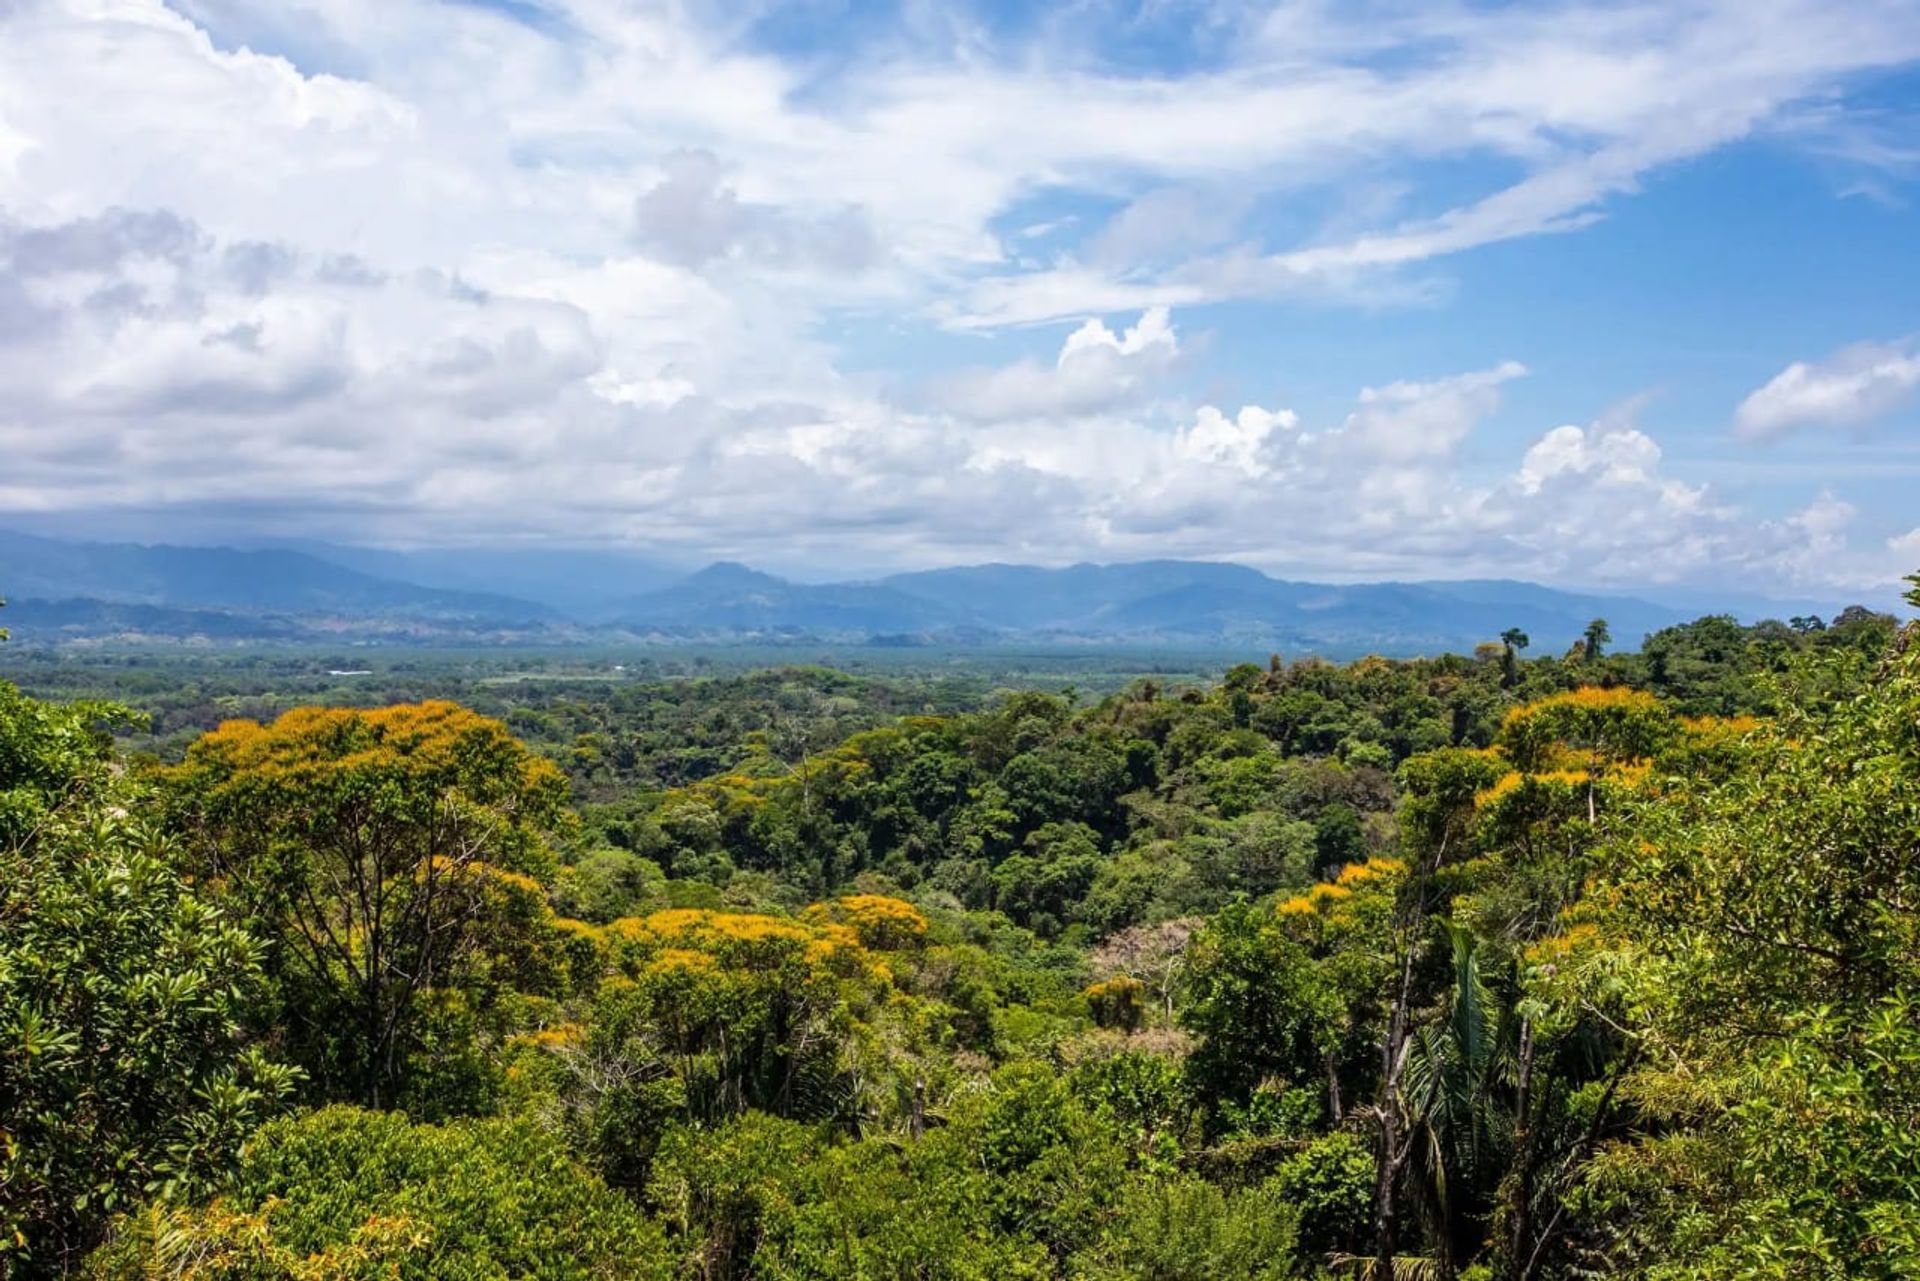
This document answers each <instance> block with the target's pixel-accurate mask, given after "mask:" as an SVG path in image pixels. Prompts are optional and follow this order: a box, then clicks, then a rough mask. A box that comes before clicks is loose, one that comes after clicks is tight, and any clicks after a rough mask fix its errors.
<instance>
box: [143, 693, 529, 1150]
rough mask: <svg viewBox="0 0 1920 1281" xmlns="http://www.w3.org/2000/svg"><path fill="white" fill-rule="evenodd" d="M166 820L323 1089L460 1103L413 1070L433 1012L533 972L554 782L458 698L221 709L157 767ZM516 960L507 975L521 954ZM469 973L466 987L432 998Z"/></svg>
mask: <svg viewBox="0 0 1920 1281" xmlns="http://www.w3.org/2000/svg"><path fill="white" fill-rule="evenodd" d="M160 778H161V781H162V783H163V785H164V787H165V789H166V795H167V799H168V802H169V808H170V810H171V821H172V823H173V825H174V826H175V827H176V828H177V829H178V830H180V831H182V832H184V833H186V834H187V835H188V836H189V837H190V839H191V842H192V849H193V851H194V853H195V856H196V862H197V864H198V865H199V867H200V868H201V869H202V870H203V872H204V874H206V875H207V876H208V877H209V878H211V879H212V881H213V882H214V883H215V884H218V885H220V886H223V887H224V888H225V891H226V894H227V895H228V896H229V898H230V900H231V901H232V903H233V904H234V907H235V910H236V912H238V913H240V914H243V915H244V916H246V917H247V918H248V919H250V920H251V921H253V922H255V923H256V924H257V926H258V928H259V929H260V930H261V932H262V933H263V934H264V935H265V936H266V938H267V939H268V941H269V944H270V948H271V951H270V954H269V963H270V966H271V968H272V970H273V972H274V974H275V977H276V978H277V979H278V980H279V996H280V1009H279V1011H278V1017H279V1020H280V1021H282V1022H283V1023H284V1025H285V1032H286V1034H287V1037H286V1039H287V1045H288V1048H289V1050H290V1051H291V1052H292V1053H293V1054H294V1055H295V1057H296V1059H297V1061H298V1062H299V1063H300V1065H301V1066H302V1067H304V1068H305V1069H306V1070H307V1072H308V1074H309V1076H310V1078H311V1080H312V1082H313V1085H314V1087H315V1089H316V1091H317V1092H318V1093H319V1095H320V1096H321V1097H322V1098H354V1099H359V1100H361V1101H364V1102H367V1103H369V1104H373V1105H378V1104H379V1103H380V1102H381V1101H382V1100H385V1101H387V1102H395V1101H405V1102H407V1103H409V1104H411V1105H412V1106H415V1107H425V1108H426V1109H427V1110H429V1111H431V1112H434V1113H440V1112H444V1111H449V1110H458V1109H459V1104H460V1102H461V1101H462V1100H460V1099H459V1098H458V1095H459V1094H460V1093H463V1092H466V1093H470V1091H468V1090H465V1089H464V1088H463V1090H462V1091H456V1095H455V1097H454V1098H452V1099H448V1098H444V1097H443V1096H441V1095H440V1094H439V1093H438V1092H437V1091H436V1090H435V1089H434V1088H432V1087H431V1086H426V1087H424V1088H416V1082H415V1080H414V1078H415V1076H416V1067H419V1068H423V1069H425V1070H426V1074H427V1075H428V1076H431V1075H432V1074H433V1072H432V1069H433V1067H434V1063H435V1060H436V1058H437V1057H441V1056H437V1055H436V1053H435V1048H436V1047H435V1046H434V1045H433V1044H432V1042H433V1041H434V1040H435V1039H436V1037H435V1028H434V1026H433V1022H432V1015H433V1014H434V1013H435V1011H436V1009H437V1010H438V1012H439V1013H441V1014H447V1013H452V1014H454V1015H455V1017H465V1016H466V1015H467V1014H468V1013H469V1012H471V1011H473V1010H474V1008H475V1007H476V1005H477V1004H478V1003H480V1002H482V1001H484V1000H485V999H486V998H485V994H484V993H483V991H482V989H483V988H484V987H485V986H486V985H487V984H489V983H490V982H493V981H494V979H495V976H494V971H496V970H499V971H502V972H503V974H504V976H505V977H507V978H508V979H509V983H508V985H509V986H511V985H512V984H511V979H512V978H513V977H519V978H520V979H522V980H526V979H528V978H531V977H532V975H531V973H530V967H531V964H532V962H533V959H534V958H533V957H532V956H531V954H530V951H531V949H533V948H534V947H536V946H537V943H536V940H534V939H533V938H532V937H530V931H534V930H536V929H537V927H538V926H539V925H540V924H541V917H542V916H543V914H544V911H545V908H544V904H543V903H542V901H541V898H542V892H541V888H540V886H539V884H538V883H537V882H536V881H535V880H533V879H531V878H530V877H529V876H528V875H527V873H534V874H538V875H544V874H546V873H548V872H549V871H550V869H551V858H550V855H549V854H548V852H547V849H546V846H545V845H544V843H543V841H542V834H543V831H544V829H546V828H549V827H551V826H553V825H555V824H557V823H559V822H560V821H561V818H562V810H561V808H560V807H561V803H562V800H563V796H564V784H563V783H562V780H561V778H560V775H559V773H558V771H556V770H555V769H554V768H553V767H552V766H551V765H549V764H548V763H547V762H545V761H543V760H540V759H539V758H537V757H534V756H531V755H530V754H529V753H528V752H527V751H526V749H525V748H524V747H522V746H521V745H520V744H519V743H517V742H515V741H514V739H513V738H512V737H511V736H510V735H509V734H508V733H507V732H506V729H505V727H504V726H502V725H500V724H499V723H498V722H495V721H490V720H487V719H485V718H483V717H479V716H475V715H474V714H473V713H471V712H469V711H467V710H465V709H464V708H459V707H456V706H454V705H452V704H450V703H423V704H418V705H408V706H400V707H392V708H386V709H382V710H380V711H375V712H355V711H346V710H331V709H324V708H305V709H299V710H296V711H292V712H288V713H286V714H285V715H284V716H282V717H280V718H279V719H278V720H276V721H274V722H273V723H272V724H271V725H267V726H262V725H260V724H258V723H256V722H253V721H232V722H228V723H227V724H225V725H223V726H222V727H221V728H220V729H219V730H217V731H215V732H214V733H212V734H209V735H207V736H205V737H203V738H201V739H199V740H198V741H196V742H195V743H194V745H193V747H192V749H191V750H190V751H189V752H188V754H187V759H186V761H185V762H184V763H183V764H182V765H180V766H178V767H176V768H173V769H169V770H166V771H163V772H162V773H161V775H160ZM516 970H518V971H519V974H518V975H517V976H515V975H514V974H513V971H516ZM443 989H462V990H463V993H464V997H463V999H447V998H443V997H436V995H435V994H436V993H438V992H440V991H441V990H443Z"/></svg>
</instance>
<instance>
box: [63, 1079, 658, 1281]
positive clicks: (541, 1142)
mask: <svg viewBox="0 0 1920 1281" xmlns="http://www.w3.org/2000/svg"><path fill="white" fill-rule="evenodd" d="M89 1273H90V1275H91V1276H93V1277H96V1278H100V1279H101V1281H119V1279H122V1278H125V1279H127V1281H133V1279H134V1278H147V1277H155V1276H167V1277H178V1278H181V1279H182V1281H267V1279H269V1278H272V1279H274V1281H278V1279H280V1278H286V1279H288V1281H293V1279H294V1278H301V1279H302V1281H304V1279H305V1278H309V1277H311V1278H316V1279H317V1278H320V1277H327V1278H338V1279H339V1281H348V1279H349V1278H351V1279H353V1281H359V1279H361V1278H366V1279H367V1281H372V1279H373V1278H396V1279H399V1281H407V1279H410V1278H422V1279H425V1278H432V1279H433V1281H505V1279H506V1278H517V1277H528V1278H552V1279H553V1281H575V1279H578V1281H587V1279H588V1278H594V1279H599V1278H605V1279H607V1281H612V1279H613V1278H635V1279H642V1278H650V1277H651V1278H662V1279H664V1278H667V1277H670V1276H672V1275H673V1267H672V1259H671V1256H670V1254H669V1252H668V1250H667V1248H666V1245H665V1242H664V1240H663V1238H662V1236H661V1234H660V1232H659V1230H658V1229H657V1228H656V1227H654V1226H653V1225H652V1224H651V1223H649V1222H648V1221H647V1219H646V1218H645V1217H644V1216H643V1215H642V1214H641V1213H640V1212H639V1211H638V1210H637V1209H636V1208H635V1207H634V1206H633V1205H632V1204H631V1203H629V1202H628V1201H626V1200H625V1199H624V1198H622V1197H620V1196H619V1195H618V1194H617V1193H614V1192H612V1191H610V1190H609V1189H608V1188H607V1187H606V1186H605V1185H603V1184H602V1183H600V1181H599V1180H597V1179H595V1178H594V1177H593V1176H592V1175H591V1174H589V1173H588V1172H587V1171H586V1170H584V1169H582V1168H581V1167H580V1166H579V1165H578V1164H577V1163H576V1162H574V1161H573V1160H572V1159H571V1158H570V1157H569V1156H568V1155H567V1153H566V1151H565V1150H564V1149H563V1148H562V1147H561V1146H560V1145H559V1144H558V1143H557V1142H556V1141H555V1140H554V1139H553V1138H552V1136H550V1135H548V1134H546V1133H544V1132H543V1131H542V1130H541V1129H540V1128H539V1127H538V1126H537V1125H534V1124H533V1123H531V1122H528V1121H524V1120H487V1121H462V1122H456V1123H454V1124H451V1125H446V1126H431V1125H416V1124H413V1123H411V1122H409V1121H408V1120H407V1118H406V1117H405V1116H403V1115H401V1114H399V1113H393V1112H385V1113H380V1112H364V1111H360V1110H358V1109H355V1108H350V1107H331V1108H325V1109H322V1110H321V1111H318V1112H312V1113H309V1114H307V1115H306V1116H303V1117H300V1118H298V1119H293V1120H286V1121H276V1122H273V1123H271V1124H269V1125H267V1126H265V1127H263V1128H262V1129H261V1131H260V1132H259V1134H258V1135H257V1136H256V1137H255V1139H254V1140H253V1142H252V1143H251V1144H249V1145H248V1148H247V1151H246V1155H245V1157H244V1158H243V1159H242V1160H241V1162H240V1164H239V1167H238V1168H237V1169H236V1170H235V1172H234V1175H233V1178H232V1181H231V1183H230V1184H229V1186H228V1187H227V1189H226V1190H225V1192H224V1194H223V1195H222V1196H221V1197H220V1198H219V1199H218V1200H216V1201H215V1202H213V1203H212V1204H211V1205H209V1206H207V1207H205V1208H203V1209H198V1210H168V1209H165V1208H159V1209H154V1210H151V1211H148V1212H146V1213H144V1214H141V1215H137V1216H134V1217H132V1218H130V1219H129V1220H128V1221H126V1222H124V1223H123V1224H122V1225H121V1228H120V1231H119V1233H118V1234H117V1238H116V1240H115V1241H114V1242H113V1243H112V1244H111V1245H109V1246H107V1247H106V1248H105V1249H103V1250H102V1251H101V1252H100V1254H99V1255H98V1256H97V1257H96V1258H95V1259H94V1260H93V1261H92V1262H91V1264H90V1267H89Z"/></svg>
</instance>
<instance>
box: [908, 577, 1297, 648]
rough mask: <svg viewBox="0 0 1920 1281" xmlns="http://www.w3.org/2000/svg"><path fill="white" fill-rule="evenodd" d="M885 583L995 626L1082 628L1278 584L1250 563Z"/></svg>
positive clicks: (1017, 628)
mask: <svg viewBox="0 0 1920 1281" xmlns="http://www.w3.org/2000/svg"><path fill="white" fill-rule="evenodd" d="M880 585H881V586H884V587H889V588H892V589H894V590H896V591H900V592H904V593H906V594H908V595H911V596H917V597H920V598H922V599H925V600H930V601H937V602H939V603H940V604H942V605H945V606H947V607H948V608H950V609H952V610H955V611H957V612H959V613H961V614H964V615H967V616H969V617H971V618H973V619H974V620H975V621H977V622H979V623H982V624H985V625H988V626H994V627H1004V628H1009V629H1013V630H1018V631H1030V630H1059V629H1068V630H1074V629H1080V628H1085V627H1087V626H1089V625H1093V624H1096V623H1097V622H1098V620H1099V619H1100V618H1101V616H1102V615H1103V614H1105V613H1107V612H1110V611H1113V610H1116V609H1119V608H1121V607H1123V606H1124V605H1125V604H1126V603H1127V602H1130V601H1137V600H1140V599H1143V598H1146V597H1151V596H1155V595H1160V594H1163V593H1167V592H1174V591H1178V590H1183V589H1187V588H1192V587H1204V588H1209V589H1213V590H1217V591H1220V592H1232V591H1235V590H1239V591H1244V592H1257V591H1261V590H1265V589H1267V588H1272V587H1276V586H1280V585H1279V584H1277V583H1276V582H1275V580H1274V579H1271V578H1268V577H1267V576H1266V575H1265V574H1262V573H1261V572H1260V571H1258V570H1255V569H1249V568H1247V567H1246V566H1245V565H1231V564H1222V563H1217V562H1213V561H1179V560H1150V561H1136V562H1132V563H1129V564H1119V565H1087V564H1081V565H1070V566H1068V567H1067V568H1065V569H1044V568H1041V567H1039V566H1036V565H968V566H962V567H960V568H956V569H935V570H928V571H924V572H920V573H912V574H895V575H893V576H891V577H889V578H883V579H881V580H880Z"/></svg>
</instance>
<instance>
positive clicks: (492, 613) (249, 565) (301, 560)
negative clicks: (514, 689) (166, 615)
mask: <svg viewBox="0 0 1920 1281" xmlns="http://www.w3.org/2000/svg"><path fill="white" fill-rule="evenodd" d="M0 595H5V596H8V597H13V598H18V599H23V600H24V599H28V598H38V599H41V600H49V601H61V600H95V601H103V602H107V603H110V604H120V605H152V606H162V607H165V608H169V609H186V610H226V611H232V612H236V613H243V614H244V613H280V614H344V615H358V616H380V617H404V618H420V619H475V620H488V621H496V622H526V621H529V620H535V619H540V618H543V617H550V616H551V611H549V610H547V609H546V608H545V607H543V606H540V605H536V604H534V603H532V602H530V601H523V600H515V599H513V598H512V597H509V596H504V595H495V594H490V593H481V592H457V591H447V590H444V589H440V588H433V587H423V586H420V585H418V584H415V583H406V582H396V581H394V580H392V579H388V578H380V577H376V576H374V575H372V574H366V573H362V572H360V571H358V570H354V569H349V568H346V567H345V566H341V565H336V564H332V563H329V562H327V561H323V560H320V559H317V558H316V557H313V556H309V555H307V554H306V553H304V552H297V551H288V550H284V549H273V550H261V551H240V550H237V549H235V548H231V547H169V546H164V545H162V546H146V545H144V544H139V543H73V542H63V541H59V540H56V539H51V538H37V537H34V536H32V535H29V534H19V533H12V532H8V531H0Z"/></svg>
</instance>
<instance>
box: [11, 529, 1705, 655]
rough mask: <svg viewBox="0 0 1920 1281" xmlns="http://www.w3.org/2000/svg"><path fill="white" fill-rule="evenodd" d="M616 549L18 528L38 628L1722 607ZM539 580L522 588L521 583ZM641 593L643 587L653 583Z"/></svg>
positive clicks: (858, 625)
mask: <svg viewBox="0 0 1920 1281" xmlns="http://www.w3.org/2000/svg"><path fill="white" fill-rule="evenodd" d="M666 575H667V571H666V570H664V569H662V568H661V567H660V566H658V565H655V564H652V563H651V562H648V561H645V560H643V559H640V558H637V557H634V556H630V555H627V554H624V553H619V552H581V551H567V550H552V551H540V550H507V551H500V552H489V551H485V550H474V549H463V550H457V551H432V552H401V551H384V550H380V549H370V548H348V547H330V546H327V545H324V544H305V545H302V546H301V547H299V548H295V547H276V548H268V549H260V550H245V551H243V550H236V549H234V548H226V547H168V546H151V547H150V546H144V545H139V544H132V543H75V542H63V541H60V540H56V539H48V538H38V537H32V536H28V535H24V534H17V533H0V595H5V596H9V597H12V598H13V599H14V600H15V601H16V602H17V603H18V605H19V608H18V609H15V610H12V611H10V613H11V615H12V617H11V618H10V620H9V621H10V622H11V623H13V624H14V625H15V626H16V631H17V633H18V634H19V635H20V636H21V637H22V638H23V639H25V638H30V637H33V636H36V635H53V636H55V637H59V636H85V635H108V636H140V635H154V636H205V637H208V638H218V639H234V638H246V639H255V640H269V641H271V640H286V639H290V638H311V637H330V636H339V637H347V636H353V637H358V638H362V639H370V640H371V639H401V640H420V641H433V642H447V643H463V642H468V641H473V642H505V641H512V642H515V643H526V644H541V643H569V642H582V641H599V642H603V643H619V642H621V641H630V640H636V639H637V640H650V639H668V640H671V639H680V640H701V641H712V642H727V641H733V640H751V639H761V640H765V639H775V640H778V639H795V640H802V639H804V640H818V641H826V642H838V643H856V644H882V645H952V646H956V647H971V646H980V645H996V644H1001V645H1004V644H1055V645H1071V644H1097V645H1134V646H1141V647H1150V646H1174V647H1181V648H1189V649H1195V648H1199V649H1207V648H1210V649H1219V650H1236V651H1242V652H1248V653H1256V654H1258V653H1264V652H1265V651H1267V650H1279V651H1281V652H1283V653H1286V654H1290V655H1298V654H1302V653H1322V654H1327V655H1331V656H1344V655H1355V654H1361V653H1367V652H1379V653H1386V654H1410V653H1434V652H1438V651H1441V650H1449V649H1450V650H1469V649H1471V648H1472V647H1473V646H1474V645H1475V644H1477V643H1480V642H1483V641H1489V640H1492V639H1494V638H1495V637H1497V636H1498V635H1499V634H1500V633H1501V632H1502V631H1504V630H1505V629H1507V628H1509V627H1518V628H1521V629H1522V630H1524V631H1526V632H1527V633H1528V634H1529V635H1530V636H1531V637H1532V640H1533V646H1532V651H1533V652H1534V653H1536V654H1539V653H1558V652H1561V651H1563V650H1565V649H1566V648H1567V647H1568V646H1569V645H1570V644H1572V643H1573V642H1574V641H1575V640H1576V639H1577V638H1578V637H1579V635H1580V633H1581V631H1582V629H1583V628H1585V626H1586V625H1587V622H1588V620H1590V619H1593V618H1605V619H1607V620H1608V623H1609V624H1610V625H1611V628H1612V632H1613V637H1614V642H1613V643H1614V644H1615V645H1617V646H1620V647H1623V648H1632V647H1636V646H1637V645H1638V644H1639V643H1640V640H1641V638H1642V636H1644V635H1645V634H1646V633H1647V632H1649V631H1652V630H1656V629H1658V628H1660V627H1664V626H1667V625H1669V624H1672V623H1675V622H1680V621H1684V620H1686V619H1688V618H1692V617H1696V616H1698V615H1699V614H1701V613H1703V612H1710V611H1711V610H1712V609H1713V608H1714V605H1713V604H1712V603H1710V602H1707V601H1700V602H1698V603H1696V604H1695V605H1693V606H1692V607H1691V608H1689V607H1686V606H1684V605H1674V604H1669V603H1664V602H1663V603H1657V604H1656V603H1651V602H1648V601H1645V600H1640V599H1635V598H1631V597H1624V596H1603V595H1595V594H1590V593H1578V592H1565V591H1559V590H1556V589H1553V588H1549V587H1542V586H1539V585H1537V584H1533V583H1521V582H1510V581H1505V580H1470V581H1460V582H1416V583H1396V582H1386V583H1309V582H1294V581H1288V580H1285V579H1276V578H1270V577H1268V576H1267V575H1265V574H1262V573H1260V572H1259V571H1257V570H1254V569H1249V568H1247V567H1246V566H1244V565H1233V564H1224V563H1217V562H1208V561H1173V560H1157V561H1139V562H1134V563H1125V564H1116V565H1088V564H1082V565H1070V566H1067V567H1065V568H1058V569H1048V568H1042V567H1038V566H1032V565H971V566H963V567H959V568H954V569H942V570H932V571H927V572H921V573H910V574H895V575H892V576H889V577H886V578H883V579H880V580H877V581H869V582H837V583H799V582H793V581H790V580H788V579H784V578H780V577H777V576H775V575H772V574H767V573H762V572H761V571H759V570H755V569H752V568H750V567H748V566H746V565H741V564H736V563H733V562H724V561H723V562H719V563H716V564H713V565H709V566H707V567H706V568H705V569H702V570H700V571H699V572H697V573H694V574H691V575H688V576H685V577H681V578H677V579H672V580H670V581H669V580H667V577H666ZM508 586H511V587H514V588H516V589H522V590H523V591H524V594H525V598H522V597H521V596H519V595H515V594H509V593H506V592H504V591H502V590H500V589H502V588H504V587H508ZM636 589H637V590H636Z"/></svg>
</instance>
